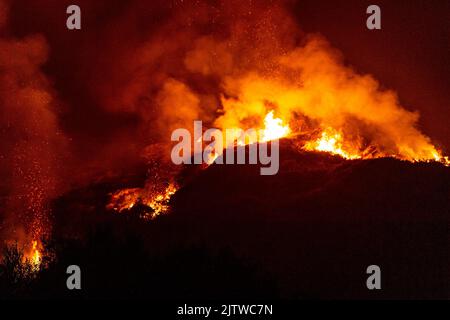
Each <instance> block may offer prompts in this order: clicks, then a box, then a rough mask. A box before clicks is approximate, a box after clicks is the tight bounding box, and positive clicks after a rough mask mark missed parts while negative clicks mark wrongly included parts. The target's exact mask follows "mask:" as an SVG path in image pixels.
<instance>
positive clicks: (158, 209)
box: [106, 183, 177, 220]
mask: <svg viewBox="0 0 450 320" xmlns="http://www.w3.org/2000/svg"><path fill="white" fill-rule="evenodd" d="M176 191H177V187H176V185H175V184H173V183H170V184H169V185H168V186H167V187H166V188H165V190H164V191H163V192H162V193H157V194H153V195H148V192H147V190H146V189H145V188H129V189H122V190H119V191H117V192H115V193H114V194H112V195H111V200H110V202H109V204H108V205H107V206H106V208H107V209H108V210H114V211H117V212H119V213H122V212H124V211H128V210H131V209H132V208H133V207H135V206H136V205H138V204H140V205H142V206H144V207H147V208H150V209H151V211H150V212H146V213H143V214H142V217H143V218H145V219H150V220H151V219H154V218H156V217H157V216H159V215H161V214H164V213H166V212H168V210H169V204H168V202H169V200H170V198H171V197H172V196H173V195H174V194H175V192H176Z"/></svg>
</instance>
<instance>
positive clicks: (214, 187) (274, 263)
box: [0, 142, 450, 299]
mask: <svg viewBox="0 0 450 320" xmlns="http://www.w3.org/2000/svg"><path fill="white" fill-rule="evenodd" d="M280 158H281V164H280V172H279V173H278V175H275V176H260V175H259V166H248V165H240V166H237V165H234V166H233V165H227V166H224V165H213V166H211V167H209V168H208V169H207V170H196V169H192V168H188V169H187V170H186V172H185V173H184V175H183V177H182V180H183V183H184V187H183V188H181V189H180V190H179V192H177V194H176V195H175V196H174V197H173V198H172V200H171V205H172V208H173V209H172V212H171V213H170V214H167V215H165V216H161V217H159V218H157V219H155V220H153V221H143V220H142V219H139V218H137V214H136V212H134V213H133V212H129V213H128V214H118V213H114V212H110V211H107V210H106V209H105V204H106V202H107V201H108V196H107V195H108V193H109V192H111V191H115V190H117V189H118V188H121V187H128V186H142V185H143V183H144V176H143V175H140V174H135V175H134V177H126V178H123V179H118V180H117V181H107V182H104V183H99V184H96V185H92V186H89V187H87V188H82V189H79V190H74V191H72V192H70V193H68V194H67V195H65V196H64V197H61V198H60V199H58V200H57V201H55V203H54V224H55V226H54V230H53V238H52V239H50V241H49V243H48V244H47V247H48V251H49V252H53V253H55V255H56V257H57V258H56V259H54V260H53V262H51V263H50V264H49V266H48V268H47V269H45V270H44V271H42V272H41V273H40V274H38V276H37V278H36V279H34V280H29V282H27V283H26V284H17V283H16V284H11V283H9V282H8V281H7V279H6V277H5V276H3V277H0V279H1V296H2V297H37V298H47V297H58V298H60V297H63V298H64V297H86V298H99V297H125V298H133V297H146V298H154V299H189V298H192V299H195V298H207V299H220V298H235V299H236V298H294V299H297V298H300V299H302V298H306V299H329V298H338V299H346V298H369V299H393V298H401V299H431V298H439V299H448V298H449V293H450V291H449V275H450V272H449V259H448V258H449V257H448V252H449V232H448V226H449V213H450V210H449V209H450V204H449V195H450V188H449V186H450V168H446V167H444V166H443V165H441V164H438V163H416V164H412V163H409V162H402V161H398V160H394V159H377V160H370V161H359V160H358V161H345V160H342V159H340V158H338V157H333V156H330V155H327V154H317V153H299V152H297V151H294V149H293V148H292V147H291V146H290V144H289V143H288V142H283V143H282V148H281V153H280ZM71 264H77V265H79V266H80V267H81V270H82V290H81V291H69V290H67V289H66V284H65V283H66V277H67V275H66V273H65V271H66V267H67V266H68V265H71ZM371 264H376V265H379V266H380V268H381V272H382V289H381V290H374V291H369V290H368V289H367V288H366V279H367V277H368V275H367V274H366V268H367V266H369V265H371Z"/></svg>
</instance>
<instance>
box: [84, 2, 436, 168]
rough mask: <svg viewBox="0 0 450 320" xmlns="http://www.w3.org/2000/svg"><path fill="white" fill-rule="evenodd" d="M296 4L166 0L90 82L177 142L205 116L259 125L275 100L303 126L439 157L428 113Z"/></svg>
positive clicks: (388, 152)
mask: <svg viewBox="0 0 450 320" xmlns="http://www.w3.org/2000/svg"><path fill="white" fill-rule="evenodd" d="M288 5H289V3H288V2H277V3H273V2H271V1H217V2H213V3H210V2H197V1H196V2H189V1H188V2H179V3H178V2H177V3H176V5H175V6H174V7H170V10H168V11H165V10H164V9H160V10H161V12H164V13H165V15H163V16H164V17H165V19H162V20H161V19H160V20H159V22H160V24H159V25H158V26H149V27H148V28H147V29H144V31H142V30H139V31H137V30H135V29H131V30H130V29H129V28H128V29H127V28H124V31H123V34H120V38H124V39H132V40H129V41H130V42H131V43H128V45H127V46H126V47H123V46H120V47H119V48H116V47H114V45H113V44H115V42H112V43H108V44H107V48H108V52H109V54H110V55H112V56H113V57H114V59H111V60H110V61H111V64H109V63H107V64H104V63H103V64H102V63H99V65H100V69H99V70H97V73H98V74H102V75H104V74H107V75H108V76H107V77H106V78H107V79H108V81H107V82H104V81H103V82H102V81H98V80H97V79H95V80H94V81H93V82H91V83H90V88H91V90H92V91H93V92H94V93H93V94H95V95H96V97H97V101H98V103H99V105H100V106H101V107H102V108H104V109H105V110H108V111H111V112H127V113H132V114H135V115H136V116H137V117H138V118H139V119H140V120H139V121H140V132H141V134H142V136H143V137H144V139H145V138H147V139H148V140H149V141H151V142H152V143H154V142H155V140H156V141H163V142H167V140H168V137H169V136H170V132H171V131H172V130H173V129H176V128H180V127H183V128H191V126H192V122H193V120H195V119H202V120H203V121H204V122H206V123H207V124H209V125H215V126H218V127H220V128H222V129H224V128H234V127H241V128H247V127H258V126H261V124H262V121H263V119H264V117H265V115H266V114H267V113H268V112H269V111H271V110H275V114H276V116H280V117H281V118H282V119H283V120H284V121H286V122H288V123H290V125H291V126H292V127H294V128H296V129H297V131H298V132H299V133H301V134H303V133H311V134H313V135H314V134H316V136H317V134H320V132H322V131H324V130H329V129H332V130H333V131H336V132H339V133H340V134H341V135H342V136H343V137H344V140H345V147H346V148H347V149H349V150H351V151H352V152H353V153H357V154H362V155H371V156H395V157H398V158H402V159H408V160H426V159H436V158H437V157H438V151H437V150H436V149H435V147H434V146H433V145H432V144H431V142H430V139H429V138H428V137H426V136H425V135H424V134H422V133H421V132H420V131H419V130H418V129H417V123H418V119H419V115H418V113H416V112H410V111H408V110H406V109H405V108H403V107H402V106H401V105H400V103H399V101H398V98H397V96H396V94H395V92H394V91H391V90H386V89H383V88H382V86H381V85H380V84H379V83H378V81H377V80H376V79H374V77H372V76H371V75H365V74H359V73H358V72H356V71H355V70H353V69H352V68H351V67H349V66H347V65H345V64H344V62H343V58H342V55H341V53H339V52H338V51H337V50H336V49H334V48H333V47H332V46H331V45H330V44H329V43H328V42H327V40H326V39H324V38H323V37H322V36H320V35H315V34H313V35H311V34H305V33H303V32H302V31H301V29H300V27H299V26H298V25H297V24H296V23H295V21H294V20H293V19H292V17H291V15H290V14H289V13H288V10H287V8H288ZM141 6H142V3H141V2H140V1H136V2H134V3H133V4H132V5H131V6H130V7H129V10H127V11H126V14H124V15H123V16H121V17H120V18H118V22H117V23H118V25H120V26H124V25H128V24H129V23H131V19H139V18H140V16H139V14H138V13H137V10H139V8H141ZM166 9H167V8H166ZM114 30H115V31H116V30H117V28H115V29H114ZM107 32H110V30H107ZM136 32H137V33H138V34H139V37H135V36H134V37H133V34H134V33H136ZM105 38H111V37H108V36H106V37H105ZM102 60H104V59H103V58H102ZM112 63H113V65H112ZM103 79H104V78H103ZM167 154H168V153H167Z"/></svg>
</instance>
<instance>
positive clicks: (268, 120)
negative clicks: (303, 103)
mask: <svg viewBox="0 0 450 320" xmlns="http://www.w3.org/2000/svg"><path fill="white" fill-rule="evenodd" d="M290 132H291V129H290V128H289V125H283V120H282V119H280V118H274V116H273V110H272V111H270V112H269V113H268V114H267V115H266V116H265V117H264V129H263V132H262V135H261V137H260V141H262V142H264V141H270V140H276V139H280V138H283V137H286V136H287V135H288V134H289V133H290Z"/></svg>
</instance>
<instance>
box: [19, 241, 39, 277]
mask: <svg viewBox="0 0 450 320" xmlns="http://www.w3.org/2000/svg"><path fill="white" fill-rule="evenodd" d="M40 247H42V245H41V244H40V242H39V241H38V240H32V241H31V245H30V249H29V250H28V251H26V252H25V254H24V256H23V260H22V263H23V264H24V265H29V266H30V272H33V273H35V272H38V271H39V270H40V269H41V265H42V253H41V251H40Z"/></svg>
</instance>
